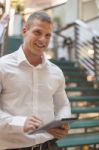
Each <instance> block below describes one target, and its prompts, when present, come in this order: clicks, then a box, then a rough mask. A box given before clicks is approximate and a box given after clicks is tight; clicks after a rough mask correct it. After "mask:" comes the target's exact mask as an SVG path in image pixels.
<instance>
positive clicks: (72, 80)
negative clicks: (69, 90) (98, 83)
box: [65, 78, 92, 83]
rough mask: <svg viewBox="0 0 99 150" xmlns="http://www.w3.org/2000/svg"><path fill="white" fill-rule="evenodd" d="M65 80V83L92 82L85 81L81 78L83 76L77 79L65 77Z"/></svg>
mask: <svg viewBox="0 0 99 150" xmlns="http://www.w3.org/2000/svg"><path fill="white" fill-rule="evenodd" d="M65 82H66V83H72V82H74V83H75V82H77V83H79V82H83V83H92V82H88V81H86V80H85V79H83V78H77V79H65Z"/></svg>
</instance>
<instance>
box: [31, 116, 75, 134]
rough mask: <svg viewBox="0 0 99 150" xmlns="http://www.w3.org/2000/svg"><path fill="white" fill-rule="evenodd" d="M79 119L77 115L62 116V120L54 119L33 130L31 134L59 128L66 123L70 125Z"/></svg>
mask: <svg viewBox="0 0 99 150" xmlns="http://www.w3.org/2000/svg"><path fill="white" fill-rule="evenodd" d="M77 119H78V118H77V117H75V118H74V117H73V118H62V119H60V120H53V121H51V122H49V123H47V124H45V125H43V126H42V127H40V128H38V129H36V130H35V131H33V132H31V133H30V134H33V133H37V132H38V133H40V132H43V131H47V130H48V129H49V128H58V127H61V126H62V125H65V124H68V125H69V124H71V123H72V122H74V121H75V120H77Z"/></svg>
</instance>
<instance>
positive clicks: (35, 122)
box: [0, 68, 41, 134]
mask: <svg viewBox="0 0 99 150" xmlns="http://www.w3.org/2000/svg"><path fill="white" fill-rule="evenodd" d="M3 81H4V71H3V69H2V70H1V68H0V133H6V134H7V133H23V132H29V131H30V130H35V128H37V127H39V126H40V125H41V120H40V119H39V118H37V117H35V116H30V117H26V116H17V115H13V112H11V113H8V112H7V110H6V109H5V106H6V102H3V100H2V96H3V94H4V82H3Z"/></svg>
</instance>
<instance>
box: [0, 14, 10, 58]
mask: <svg viewBox="0 0 99 150" xmlns="http://www.w3.org/2000/svg"><path fill="white" fill-rule="evenodd" d="M8 24H9V17H8V15H6V14H3V16H2V18H1V20H0V56H3V55H4V53H5V51H6V44H7V38H8Z"/></svg>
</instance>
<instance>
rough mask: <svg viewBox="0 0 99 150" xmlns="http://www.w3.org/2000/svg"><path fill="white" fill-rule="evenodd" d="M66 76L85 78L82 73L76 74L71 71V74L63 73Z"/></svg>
mask: <svg viewBox="0 0 99 150" xmlns="http://www.w3.org/2000/svg"><path fill="white" fill-rule="evenodd" d="M63 73H64V75H65V76H77V77H78V76H80V77H85V74H84V73H82V72H74V71H69V72H63Z"/></svg>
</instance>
